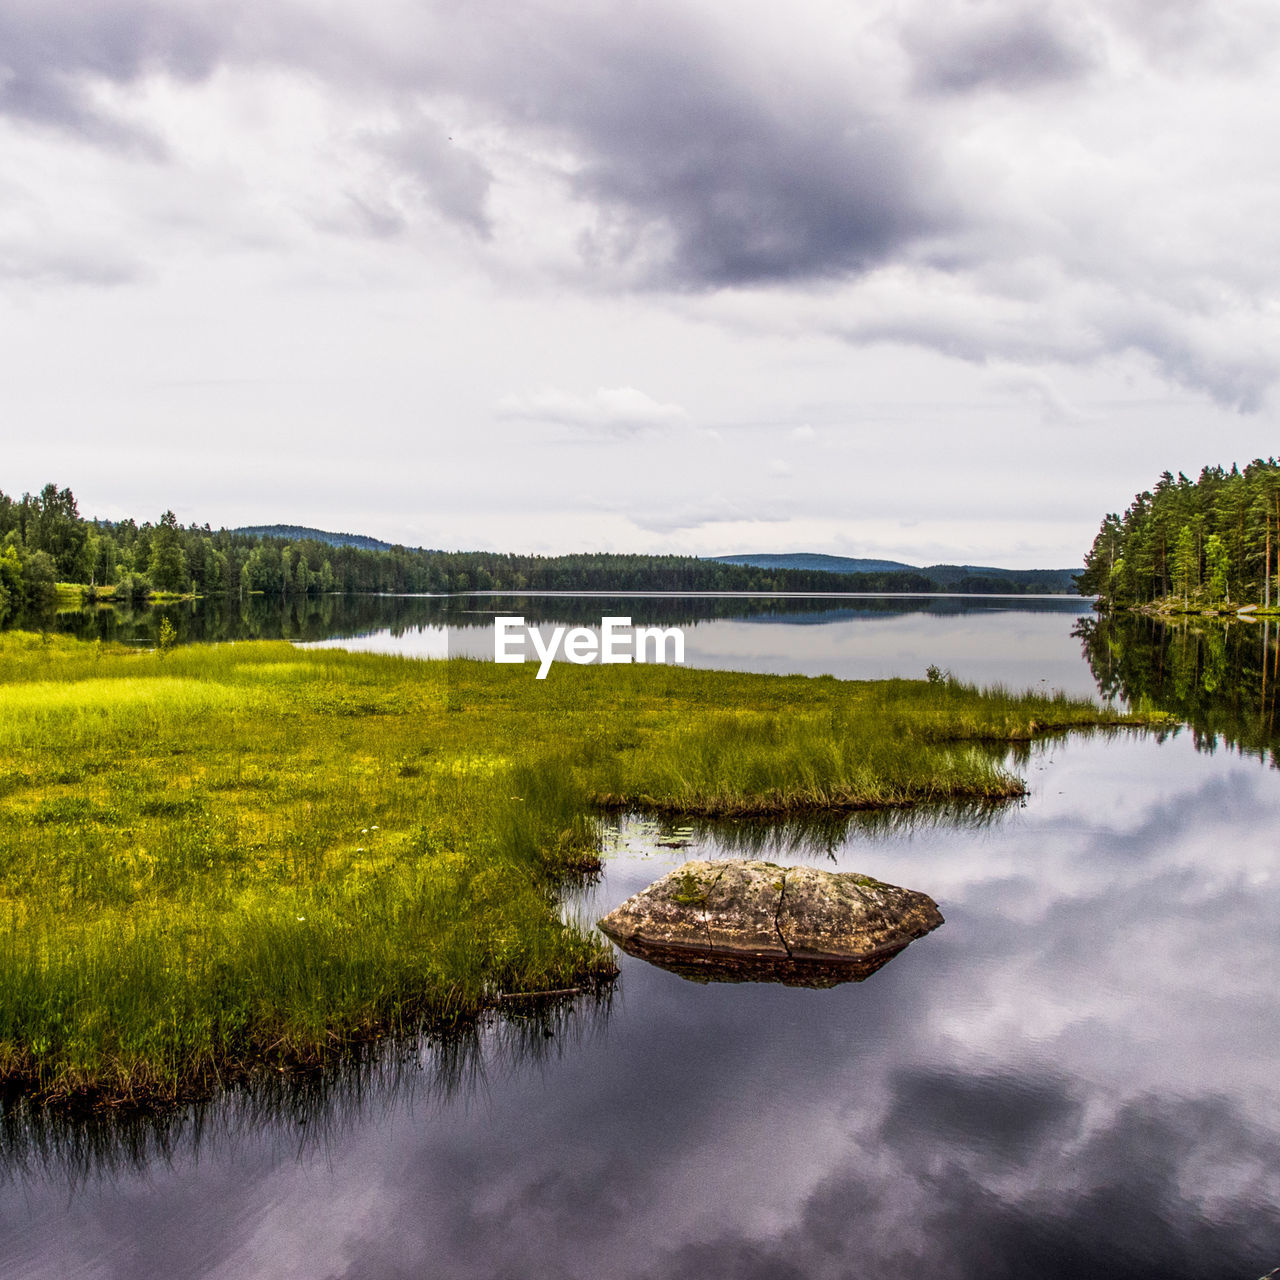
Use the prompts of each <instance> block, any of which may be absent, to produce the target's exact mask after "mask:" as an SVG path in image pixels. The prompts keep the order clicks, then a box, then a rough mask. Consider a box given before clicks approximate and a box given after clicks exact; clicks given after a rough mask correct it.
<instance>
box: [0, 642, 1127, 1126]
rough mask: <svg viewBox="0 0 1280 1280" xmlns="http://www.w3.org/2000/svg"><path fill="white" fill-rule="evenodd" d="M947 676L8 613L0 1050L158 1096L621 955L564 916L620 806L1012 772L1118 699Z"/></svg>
mask: <svg viewBox="0 0 1280 1280" xmlns="http://www.w3.org/2000/svg"><path fill="white" fill-rule="evenodd" d="M1122 720H1124V717H1122V716H1120V715H1119V714H1118V713H1116V712H1113V711H1107V710H1100V709H1099V708H1097V707H1094V706H1092V705H1090V704H1089V703H1087V702H1081V701H1072V700H1068V699H1064V698H1054V697H1045V696H1042V695H1026V696H1018V695H1014V694H1010V693H1007V692H1004V691H998V692H996V693H991V694H983V693H981V692H979V691H978V690H976V689H969V688H966V687H964V686H960V685H956V684H954V683H946V682H943V683H940V684H926V683H925V682H923V681H920V682H912V681H886V682H879V683H871V684H860V683H845V682H839V681H836V680H832V679H818V680H807V679H804V678H798V677H769V676H754V675H736V674H732V673H725V672H703V671H688V670H682V669H672V668H662V667H631V668H623V667H617V666H614V667H607V668H599V667H597V668H591V667H561V668H557V670H556V671H555V673H554V674H553V676H552V678H551V679H548V680H546V681H542V682H538V681H534V680H533V679H532V672H531V671H529V670H528V669H526V668H516V667H510V666H495V665H492V664H485V663H477V662H469V661H464V660H454V661H450V662H435V663H429V662H417V661H413V660H408V659H401V658H394V657H387V656H380V655H370V654H355V653H346V652H343V651H339V650H331V649H316V650H298V649H295V648H292V647H290V646H288V645H286V644H283V643H271V642H263V643H245V644H235V645H220V646H191V647H183V648H175V649H173V650H171V651H170V652H168V653H167V654H161V653H156V652H150V653H140V652H137V651H131V650H128V649H124V648H122V647H120V648H117V647H114V646H109V645H101V644H88V643H83V642H78V641H71V640H66V639H62V638H58V637H54V638H48V637H45V638H41V637H37V636H32V635H23V634H13V633H11V634H8V635H5V636H3V637H2V638H0V759H2V760H3V761H4V762H5V765H4V773H3V778H4V790H5V795H4V802H3V805H0V990H3V992H4V996H3V999H2V1000H0V1079H3V1080H6V1081H8V1082H9V1083H10V1084H11V1085H15V1086H17V1087H20V1088H21V1089H23V1090H24V1091H26V1092H27V1093H29V1094H31V1095H34V1096H35V1097H37V1098H40V1099H43V1100H44V1101H45V1102H47V1103H56V1104H65V1105H91V1104H97V1103H106V1102H109V1103H114V1104H127V1105H132V1106H135V1107H156V1106H164V1105H168V1104H171V1103H173V1102H176V1101H179V1100H182V1099H187V1098H193V1097H198V1096H202V1095H207V1094H209V1093H210V1092H212V1091H214V1090H216V1089H218V1088H219V1087H220V1086H224V1085H225V1084H227V1083H228V1082H230V1081H235V1080H242V1079H245V1078H247V1077H249V1076H251V1075H252V1074H253V1073H254V1072H256V1071H260V1070H262V1069H264V1067H266V1068H284V1069H286V1070H295V1069H299V1068H306V1067H309V1066H313V1065H316V1064H322V1063H325V1062H327V1061H330V1060H332V1059H334V1058H337V1057H341V1056H342V1055H344V1054H345V1053H347V1052H349V1050H350V1049H351V1047H352V1046H355V1045H360V1044H362V1043H366V1042H369V1041H372V1040H375V1039H381V1038H392V1039H394V1038H396V1037H403V1036H412V1035H414V1034H416V1033H419V1032H421V1031H422V1030H424V1029H435V1030H438V1031H449V1030H451V1029H456V1028H459V1027H464V1026H467V1025H470V1024H471V1023H473V1022H474V1021H475V1019H476V1018H477V1017H479V1016H480V1015H481V1014H482V1013H483V1012H484V1011H485V1010H491V1009H495V1008H496V1009H502V1010H504V1011H506V1012H508V1013H514V1012H516V1006H517V1005H519V1004H520V1003H521V1001H520V1000H514V1001H513V1000H512V999H510V997H512V996H520V995H521V994H522V993H536V992H566V991H567V992H576V991H584V990H585V991H590V990H594V989H598V988H599V986H600V985H601V984H603V983H607V982H608V980H609V979H610V978H611V977H612V976H613V974H614V973H615V972H616V970H615V967H614V964H613V959H612V953H611V951H610V950H609V948H608V946H607V945H606V944H605V943H604V942H603V941H602V940H601V939H600V938H599V937H598V935H595V934H594V933H591V932H588V931H586V930H584V929H582V928H580V927H579V926H577V925H575V924H573V923H572V922H565V921H564V920H562V919H561V917H560V914H559V911H558V897H559V894H560V893H561V891H562V890H563V888H564V887H565V886H566V885H567V884H569V883H571V882H573V881H574V880H575V878H577V877H580V876H581V875H583V874H584V873H590V872H591V871H592V870H593V869H595V868H597V867H598V866H599V849H600V844H601V838H602V832H601V815H602V812H603V811H606V810H608V809H611V808H625V809H642V810H648V811H651V812H662V813H668V814H679V815H685V816H693V815H712V816H724V815H734V814H757V815H766V814H767V815H786V814H801V813H824V812H831V811H839V810H857V809H869V808H875V807H886V806H905V805H911V804H915V803H917V802H920V801H933V800H948V801H955V800H969V801H971V800H986V799H991V798H998V797H1001V796H1010V795H1016V794H1018V793H1019V792H1020V791H1021V790H1022V784H1021V782H1020V781H1019V780H1018V779H1017V778H1016V777H1014V776H1013V775H1012V774H1010V773H1009V772H1008V771H1007V769H1005V768H1004V766H1003V765H1002V764H1001V763H1000V758H999V755H1000V753H999V751H998V750H997V749H996V747H995V744H1000V743H1005V744H1007V743H1009V742H1011V741H1025V740H1028V739H1030V738H1031V737H1032V736H1034V735H1035V734H1037V733H1040V732H1043V731H1044V730H1045V729H1047V728H1050V727H1052V728H1054V729H1062V728H1066V727H1070V726H1077V725H1078V726H1084V725H1089V724H1097V723H1100V722H1101V723H1119V722H1121V721H1122Z"/></svg>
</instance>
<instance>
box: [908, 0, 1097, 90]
mask: <svg viewBox="0 0 1280 1280" xmlns="http://www.w3.org/2000/svg"><path fill="white" fill-rule="evenodd" d="M1073 12H1078V10H1073ZM903 44H904V45H905V47H906V48H907V50H908V52H909V53H910V54H911V55H912V57H913V60H914V63H915V79H916V83H917V84H918V86H919V87H920V88H922V89H924V90H926V91H928V92H933V93H963V92H966V91H968V90H971V89H977V88H984V87H992V88H997V89H1011V90H1017V89H1027V88H1034V87H1035V86H1038V85H1043V84H1053V83H1058V82H1061V81H1068V80H1075V79H1077V78H1079V77H1080V76H1082V75H1084V74H1086V73H1087V72H1088V71H1089V70H1090V68H1091V67H1092V66H1093V63H1094V57H1093V54H1092V53H1091V51H1090V48H1089V43H1088V41H1087V39H1086V38H1085V36H1084V34H1083V33H1082V32H1081V31H1080V30H1068V29H1067V27H1066V23H1065V22H1064V21H1063V19H1061V18H1060V17H1058V15H1056V14H1055V13H1054V11H1053V10H1052V9H1048V8H1034V9H1031V8H1028V9H1022V10H1015V11H1013V12H1010V13H988V14H982V15H979V16H977V17H976V18H975V17H973V16H969V15H966V17H965V18H964V19H962V20H960V21H956V20H954V19H952V20H948V19H947V18H946V17H945V16H941V15H939V14H937V13H934V14H931V15H930V17H929V20H928V21H927V22H920V23H918V24H913V25H911V26H909V27H908V28H907V29H906V30H905V31H904V33H903Z"/></svg>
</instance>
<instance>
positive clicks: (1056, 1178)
mask: <svg viewBox="0 0 1280 1280" xmlns="http://www.w3.org/2000/svg"><path fill="white" fill-rule="evenodd" d="M1027 775H1028V777H1029V780H1030V782H1031V785H1032V794H1031V796H1030V797H1029V799H1028V802H1027V804H1026V805H1025V806H1024V807H1018V806H1014V807H1012V808H1010V809H1006V810H1004V811H1002V812H1001V813H1000V814H999V815H997V816H996V817H995V818H994V819H993V820H991V821H987V822H984V823H971V824H968V825H966V824H963V823H962V824H959V825H954V826H953V825H951V824H938V823H936V822H929V821H921V822H911V821H909V820H908V821H903V822H900V823H898V824H893V825H887V826H884V825H882V826H880V827H878V828H877V827H871V826H861V825H858V824H854V825H853V826H852V828H851V830H850V833H849V835H848V837H847V839H846V841H845V842H844V843H842V844H841V845H840V847H839V849H838V851H837V859H838V863H839V865H841V866H843V867H848V868H857V869H859V870H862V871H865V872H868V873H870V874H873V875H876V876H880V877H882V878H885V879H888V880H892V881H894V882H896V883H900V884H904V885H907V886H910V887H912V888H918V889H923V890H925V891H926V892H928V893H930V894H931V895H932V896H933V897H934V898H935V899H936V900H937V901H938V903H939V905H940V906H941V908H942V910H943V914H944V915H945V916H946V917H947V923H946V924H945V925H944V926H943V927H941V928H940V929H938V930H937V931H935V932H934V933H933V934H931V935H929V936H928V937H926V938H923V939H919V940H917V941H916V942H914V943H912V945H911V946H910V947H908V948H907V950H906V951H904V952H903V953H901V954H900V955H899V956H897V957H895V958H894V959H893V960H892V961H891V962H890V963H889V965H887V966H886V967H885V968H884V969H882V970H881V971H880V972H879V973H877V974H875V975H874V976H872V977H871V978H870V979H868V980H867V981H866V982H864V983H857V984H851V985H848V986H843V987H838V988H835V989H832V990H828V991H806V990H797V989H789V988H783V987H777V986H725V985H715V984H713V985H710V986H704V985H700V984H696V983H691V982H687V981H685V980H683V979H681V978H678V977H675V976H673V975H671V974H668V973H665V972H663V971H661V970H659V969H656V968H653V967H652V966H648V965H646V964H644V963H643V962H642V961H636V960H633V959H630V958H628V957H624V958H623V960H622V965H623V976H622V979H621V984H620V988H619V990H618V991H617V993H616V995H615V997H614V1000H613V1004H612V1009H611V1011H610V1012H609V1015H608V1018H607V1021H606V1022H605V1023H603V1024H601V1025H597V1026H596V1027H595V1029H594V1030H593V1031H592V1032H591V1033H590V1034H587V1035H584V1036H582V1037H581V1038H580V1040H579V1041H578V1042H576V1043H570V1044H566V1046H565V1050H566V1051H565V1052H563V1053H557V1052H555V1051H554V1050H553V1051H551V1052H549V1053H546V1054H542V1055H541V1056H540V1057H539V1058H538V1059H537V1060H534V1059H533V1058H532V1057H531V1056H530V1055H529V1054H528V1053H526V1052H523V1051H521V1050H520V1049H519V1048H518V1047H516V1048H514V1049H513V1045H512V1042H511V1041H510V1040H508V1041H507V1043H506V1045H505V1048H504V1047H502V1046H501V1045H499V1043H498V1041H497V1040H496V1039H494V1040H493V1043H492V1044H491V1045H490V1046H489V1060H488V1065H487V1066H486V1067H485V1069H484V1071H483V1073H482V1074H481V1075H479V1076H476V1077H473V1079H472V1081H471V1083H470V1085H469V1087H466V1088H463V1089H461V1090H459V1091H457V1092H455V1093H454V1094H453V1095H452V1097H443V1098H442V1097H439V1096H435V1097H432V1096H430V1090H429V1089H427V1090H425V1091H423V1090H419V1091H418V1092H417V1093H414V1092H413V1091H408V1092H403V1091H402V1092H399V1093H398V1092H397V1091H396V1089H394V1088H390V1087H388V1088H387V1089H386V1090H385V1091H384V1092H383V1093H381V1094H379V1092H378V1090H377V1089H376V1088H374V1089H372V1090H371V1091H370V1095H369V1097H367V1098H366V1099H365V1100H364V1102H363V1103H362V1104H361V1106H360V1107H359V1108H357V1114H356V1116H355V1117H354V1118H351V1119H350V1120H349V1122H348V1123H345V1124H343V1125H341V1126H339V1128H338V1129H337V1130H336V1131H335V1132H334V1133H333V1134H331V1135H330V1137H329V1138H328V1140H324V1139H320V1140H317V1141H313V1142H305V1141H304V1142H299V1141H297V1140H296V1137H295V1136H294V1133H295V1127H296V1118H295V1119H292V1120H290V1119H289V1118H287V1117H281V1118H279V1119H277V1120H276V1121H275V1122H274V1123H272V1124H267V1125H265V1126H262V1127H259V1128H256V1129H251V1130H250V1131H248V1132H240V1133H239V1134H238V1135H237V1136H235V1137H224V1138H216V1137H215V1138H212V1139H210V1140H209V1141H208V1142H206V1143H205V1144H203V1146H201V1147H199V1148H196V1147H195V1145H194V1144H189V1145H184V1144H181V1143H180V1144H179V1145H178V1148H177V1150H176V1151H175V1153H174V1155H173V1157H172V1159H171V1160H170V1161H168V1162H166V1161H163V1160H155V1159H153V1160H152V1161H151V1162H149V1163H148V1164H146V1165H145V1167H144V1168H143V1169H141V1170H130V1171H120V1170H118V1171H116V1172H115V1173H113V1174H111V1175H109V1176H107V1175H104V1176H101V1177H97V1178H91V1179H90V1180H89V1181H88V1182H87V1184H85V1185H81V1186H78V1187H76V1188H75V1189H74V1190H73V1191H71V1192H70V1193H69V1190H68V1184H67V1182H66V1180H65V1177H64V1176H63V1175H60V1174H59V1173H58V1172H57V1171H56V1170H54V1169H53V1168H52V1167H50V1168H49V1169H47V1170H46V1171H45V1173H44V1174H43V1176H41V1175H39V1174H37V1175H35V1176H29V1177H27V1178H25V1179H22V1178H15V1179H13V1180H11V1181H10V1182H9V1184H8V1185H7V1186H6V1187H5V1189H4V1191H3V1193H2V1196H0V1230H3V1232H4V1237H5V1239H6V1240H7V1241H8V1242H9V1243H6V1244H5V1245H4V1246H3V1248H0V1262H3V1266H4V1271H5V1274H6V1275H11V1276H24V1277H53V1276H59V1277H62V1276H68V1275H77V1276H92V1277H104V1278H105V1277H121V1278H123V1277H126V1276H127V1277H146V1276H156V1277H160V1276H165V1277H182V1276H202V1277H228V1278H230V1277H244V1276H268V1275H270V1276H282V1277H291V1276H298V1277H303V1276H306V1277H316V1276H327V1277H370V1278H374V1280H382V1278H383V1277H386V1278H390V1277H402V1276H410V1275H413V1276H421V1275H442V1276H443V1275H448V1276H459V1277H470V1276H477V1277H479V1276H512V1277H515V1276H544V1275H545V1276H567V1277H584V1280H585V1278H586V1277H596V1276H600V1275H610V1276H620V1277H637V1278H640V1277H659V1276H670V1277H679V1276H690V1277H693V1276H703V1277H713V1278H714V1277H721V1276H723V1277H726V1278H727V1277H730V1276H733V1277H744V1276H745V1277H755V1276H760V1277H765V1276H768V1277H779V1276H783V1277H785V1276H792V1275H794V1276H805V1277H828V1276H830V1277H844V1276H859V1277H869V1278H871V1280H878V1278H879V1277H884V1278H885V1280H889V1278H890V1277H902V1276H906V1275H909V1274H922V1273H927V1274H929V1275H936V1276H940V1277H946V1278H950V1277H956V1278H957V1280H960V1278H964V1280H968V1278H969V1277H993V1276H994V1277H1001V1276H1006V1275H1007V1276H1013V1275H1015V1274H1018V1275H1027V1274H1035V1275H1037V1276H1048V1277H1063V1278H1066V1277H1072V1278H1074V1277H1085V1276H1090V1277H1096V1276H1102V1275H1105V1276H1108V1277H1156V1276H1160V1277H1162V1278H1168V1277H1180V1276H1185V1277H1188V1278H1190V1277H1197V1278H1199V1280H1203V1278H1205V1277H1223V1280H1226V1278H1227V1277H1234V1278H1236V1280H1253V1278H1254V1277H1256V1276H1258V1275H1261V1274H1262V1273H1263V1272H1264V1271H1266V1270H1268V1269H1270V1267H1271V1266H1274V1265H1276V1264H1277V1263H1278V1262H1280V1209H1277V1206H1278V1205H1280V1159H1277V1156H1278V1155H1280V1087H1278V1086H1277V1082H1276V1077H1275V1070H1274V1063H1275V1051H1276V1044H1277V1033H1278V1032H1280V1000H1278V998H1277V995H1276V993H1275V990H1274V983H1273V980H1272V975H1273V974H1274V972H1275V969H1276V961H1277V958H1278V957H1277V937H1276V930H1275V926H1274V922H1275V919H1276V918H1277V914H1278V908H1280V885H1278V881H1277V876H1276V873H1275V845H1274V837H1273V833H1274V831H1275V830H1276V824H1277V820H1278V819H1280V789H1277V787H1276V786H1275V775H1274V773H1272V772H1269V771H1265V770H1263V769H1261V768H1260V767H1259V766H1258V765H1257V763H1256V762H1252V761H1247V760H1242V759H1239V758H1237V757H1232V756H1216V757H1206V756H1204V755H1203V754H1197V753H1196V752H1195V750H1194V747H1193V745H1192V743H1191V742H1190V740H1189V739H1188V738H1187V737H1186V736H1185V735H1184V736H1182V737H1178V738H1172V739H1169V740H1166V741H1165V742H1163V743H1157V742H1156V741H1155V740H1154V739H1151V738H1148V737H1142V736H1138V735H1122V736H1114V737H1101V736H1099V737H1097V738H1093V739H1079V740H1073V741H1072V742H1070V743H1069V744H1065V745H1064V744H1062V743H1058V744H1054V745H1052V746H1050V747H1049V748H1047V749H1045V750H1043V751H1038V752H1036V753H1035V754H1033V756H1032V758H1031V761H1030V762H1029V765H1028V767H1027ZM623 843H624V845H625V843H626V840H625V833H624V842H623ZM705 851H706V846H705V844H704V845H702V847H701V848H698V849H695V850H692V851H690V850H668V849H660V848H656V847H654V846H653V843H652V839H651V838H646V837H645V836H644V835H643V833H641V835H640V836H638V837H637V838H636V839H634V840H632V841H631V842H630V848H629V849H628V848H625V847H624V848H623V849H622V850H621V851H620V852H618V853H617V854H616V855H615V857H614V859H613V860H612V861H611V864H610V870H609V873H608V876H607V879H606V882H605V884H604V885H603V886H602V888H601V889H600V890H599V891H598V892H597V893H596V894H595V895H594V899H595V900H594V901H593V902H585V903H583V904H582V907H583V909H584V910H595V909H596V908H597V907H598V906H601V905H602V904H606V903H607V904H616V902H618V901H621V899H622V898H623V897H625V896H627V895H628V894H629V893H630V892H632V891H633V890H634V888H637V887H640V886H642V885H643V884H646V883H648V882H649V881H651V880H652V879H654V878H656V877H657V875H659V874H661V873H662V872H664V871H665V870H666V869H668V868H669V867H670V866H674V865H677V864H678V863H679V862H680V861H683V860H684V858H686V857H687V856H690V855H691V852H696V853H704V852H705ZM808 856H809V857H811V858H812V859H813V860H816V861H824V862H825V861H826V851H825V848H821V847H815V849H814V851H813V853H812V854H810V855H808ZM805 857H806V855H805V854H803V852H798V851H796V850H795V849H794V848H793V850H792V852H791V854H790V860H793V861H799V860H804V858H805ZM827 865H830V863H829V862H827ZM548 1029H549V1030H552V1031H553V1032H555V1031H556V1028H554V1027H550V1028H548ZM567 1034H568V1029H567V1027H565V1026H561V1027H560V1028H559V1032H558V1034H553V1035H551V1036H545V1033H544V1032H537V1033H536V1035H535V1037H534V1039H539V1040H542V1041H543V1042H545V1043H546V1044H547V1045H548V1046H554V1047H555V1048H559V1047H560V1045H559V1043H558V1040H559V1038H560V1037H561V1036H565V1035H567ZM571 1038H572V1037H571V1036H570V1039H571Z"/></svg>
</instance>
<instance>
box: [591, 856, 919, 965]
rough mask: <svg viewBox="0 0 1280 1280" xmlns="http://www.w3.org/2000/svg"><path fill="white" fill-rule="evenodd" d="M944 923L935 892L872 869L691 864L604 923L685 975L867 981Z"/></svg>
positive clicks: (622, 940) (629, 945)
mask: <svg viewBox="0 0 1280 1280" xmlns="http://www.w3.org/2000/svg"><path fill="white" fill-rule="evenodd" d="M941 923H942V914H941V912H939V910H938V908H937V905H936V904H935V903H934V901H933V899H932V898H930V897H928V896H927V895H926V894H923V893H916V892H914V891H913V890H911V889H900V888H898V886H897V885H892V884H884V883H883V882H882V881H879V880H873V879H872V878H871V877H870V876H864V875H858V874H856V873H853V872H847V871H844V872H842V871H820V870H818V869H816V868H814V867H780V866H777V865H776V864H775V863H772V862H745V861H729V860H726V861H716V862H703V861H695V862H686V863H685V864H684V866H682V867H679V868H677V869H676V870H675V871H672V872H670V873H669V874H668V875H665V876H663V877H662V879H661V880H657V881H655V882H654V883H653V884H651V885H650V886H649V887H648V888H647V889H643V890H641V892H639V893H637V894H636V895H635V896H634V897H632V898H628V899H627V901H626V902H624V903H623V904H622V905H621V906H620V907H618V908H617V909H616V910H614V911H611V912H610V913H609V914H608V915H607V916H605V917H604V919H603V920H601V921H600V928H601V929H602V930H603V931H604V932H605V933H606V934H607V935H608V936H609V937H610V938H612V939H613V940H614V941H615V942H616V943H617V944H618V945H619V946H620V947H622V949H623V950H624V951H628V952H630V953H631V954H633V955H638V956H641V957H642V958H644V959H646V960H651V961H653V962H654V963H656V964H660V965H663V966H664V967H665V968H669V969H673V970H674V971H675V972H677V973H681V974H683V975H684V976H686V977H697V978H702V979H720V980H729V981H760V980H764V981H775V982H786V983H790V984H793V985H803V986H832V985H834V984H835V983H837V982H850V981H860V980H861V979H862V978H865V977H867V976H868V975H869V974H872V973H874V972H875V971H876V970H877V969H879V968H880V967H881V965H883V964H886V963H887V962H888V961H889V960H890V959H892V958H893V956H895V955H897V953H898V952H899V951H901V950H902V949H903V947H905V946H906V945H907V943H909V942H910V941H911V940H912V938H919V937H921V936H923V935H924V934H926V933H928V932H929V931H930V930H931V929H936V928H937V927H938V926H939V925H940V924H941Z"/></svg>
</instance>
